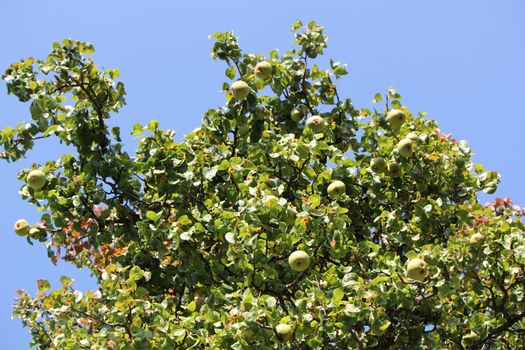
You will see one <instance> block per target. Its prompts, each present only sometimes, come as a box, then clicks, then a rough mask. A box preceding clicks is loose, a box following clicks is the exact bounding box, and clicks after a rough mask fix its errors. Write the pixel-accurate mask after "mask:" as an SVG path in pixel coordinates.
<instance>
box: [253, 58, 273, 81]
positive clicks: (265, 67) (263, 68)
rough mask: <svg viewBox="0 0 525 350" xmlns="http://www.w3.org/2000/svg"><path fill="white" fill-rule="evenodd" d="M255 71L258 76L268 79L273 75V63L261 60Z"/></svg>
mask: <svg viewBox="0 0 525 350" xmlns="http://www.w3.org/2000/svg"><path fill="white" fill-rule="evenodd" d="M254 73H255V76H256V77H257V78H259V79H262V80H266V79H268V78H269V77H270V76H271V75H272V64H271V63H270V62H268V61H262V62H259V63H257V65H256V66H255V69H254Z"/></svg>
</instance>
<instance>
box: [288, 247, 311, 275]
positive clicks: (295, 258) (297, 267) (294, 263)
mask: <svg viewBox="0 0 525 350" xmlns="http://www.w3.org/2000/svg"><path fill="white" fill-rule="evenodd" d="M288 264H290V267H291V268H292V270H294V271H296V272H303V271H304V270H306V269H307V268H308V266H310V256H309V255H308V253H306V252H305V251H303V250H296V251H295V252H293V253H292V254H290V256H289V257H288Z"/></svg>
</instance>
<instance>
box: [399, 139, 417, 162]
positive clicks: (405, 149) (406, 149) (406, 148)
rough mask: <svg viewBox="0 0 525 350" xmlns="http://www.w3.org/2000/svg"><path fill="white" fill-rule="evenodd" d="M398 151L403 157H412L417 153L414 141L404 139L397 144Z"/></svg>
mask: <svg viewBox="0 0 525 350" xmlns="http://www.w3.org/2000/svg"><path fill="white" fill-rule="evenodd" d="M397 150H398V151H399V154H401V155H402V156H403V157H407V158H408V157H412V156H413V155H414V153H415V151H414V141H412V140H410V139H402V140H401V141H399V143H398V144H397Z"/></svg>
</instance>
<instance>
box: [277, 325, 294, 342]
mask: <svg viewBox="0 0 525 350" xmlns="http://www.w3.org/2000/svg"><path fill="white" fill-rule="evenodd" d="M275 332H277V337H278V338H279V340H280V341H290V340H291V339H292V333H293V329H292V327H290V326H289V325H287V324H282V323H281V324H278V325H277V326H276V327H275Z"/></svg>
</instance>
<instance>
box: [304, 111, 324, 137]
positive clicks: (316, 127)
mask: <svg viewBox="0 0 525 350" xmlns="http://www.w3.org/2000/svg"><path fill="white" fill-rule="evenodd" d="M324 126H325V123H324V119H323V117H321V116H319V115H313V116H311V117H310V118H308V119H307V120H306V127H307V128H309V129H310V130H312V131H313V132H314V133H315V134H318V133H320V132H323V130H324Z"/></svg>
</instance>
